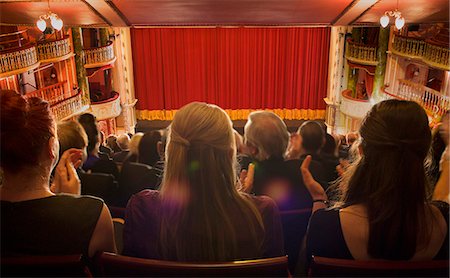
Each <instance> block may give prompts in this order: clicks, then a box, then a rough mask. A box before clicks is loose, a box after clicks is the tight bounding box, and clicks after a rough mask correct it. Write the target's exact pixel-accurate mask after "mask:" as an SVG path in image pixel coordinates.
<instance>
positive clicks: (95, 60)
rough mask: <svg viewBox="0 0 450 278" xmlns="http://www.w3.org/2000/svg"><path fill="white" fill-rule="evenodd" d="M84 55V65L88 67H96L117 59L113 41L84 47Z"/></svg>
mask: <svg viewBox="0 0 450 278" xmlns="http://www.w3.org/2000/svg"><path fill="white" fill-rule="evenodd" d="M83 57H84V66H85V67H86V68H94V67H100V66H104V65H108V64H112V63H114V61H115V60H116V57H115V55H114V48H113V43H112V42H109V43H108V44H107V45H105V46H101V47H95V48H89V49H84V50H83Z"/></svg>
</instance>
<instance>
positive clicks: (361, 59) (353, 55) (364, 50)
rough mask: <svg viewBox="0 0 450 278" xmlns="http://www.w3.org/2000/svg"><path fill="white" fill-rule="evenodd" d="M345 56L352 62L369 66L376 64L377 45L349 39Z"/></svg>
mask: <svg viewBox="0 0 450 278" xmlns="http://www.w3.org/2000/svg"><path fill="white" fill-rule="evenodd" d="M345 58H347V60H349V61H350V62H353V63H356V64H362V65H368V66H376V65H377V64H378V61H377V46H376V45H368V44H361V43H356V42H353V40H351V39H349V40H347V50H346V53H345Z"/></svg>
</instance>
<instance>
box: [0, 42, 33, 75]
mask: <svg viewBox="0 0 450 278" xmlns="http://www.w3.org/2000/svg"><path fill="white" fill-rule="evenodd" d="M39 64H40V63H39V60H38V54H37V51H36V46H34V45H32V44H26V45H23V46H20V47H15V48H10V49H5V50H2V51H0V78H3V77H7V76H12V75H16V74H20V73H23V72H27V71H30V70H33V69H35V68H37V67H38V66H39Z"/></svg>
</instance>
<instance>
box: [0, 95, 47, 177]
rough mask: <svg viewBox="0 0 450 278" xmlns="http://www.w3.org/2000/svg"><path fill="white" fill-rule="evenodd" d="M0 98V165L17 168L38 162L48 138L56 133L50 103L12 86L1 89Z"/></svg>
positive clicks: (10, 168)
mask: <svg viewBox="0 0 450 278" xmlns="http://www.w3.org/2000/svg"><path fill="white" fill-rule="evenodd" d="M0 102H1V107H0V111H1V138H0V140H1V144H0V146H1V149H0V167H1V168H2V169H3V170H6V171H11V172H18V171H20V170H22V169H24V168H26V167H33V166H35V165H37V164H38V162H39V159H40V155H41V153H42V151H43V150H44V149H45V148H46V146H47V143H48V140H49V139H50V138H52V137H53V136H55V129H54V121H53V116H52V114H51V112H50V105H49V104H48V102H46V101H45V100H43V99H40V98H36V97H32V98H29V99H26V98H24V97H23V96H21V95H19V94H18V93H16V92H14V91H10V90H2V91H0Z"/></svg>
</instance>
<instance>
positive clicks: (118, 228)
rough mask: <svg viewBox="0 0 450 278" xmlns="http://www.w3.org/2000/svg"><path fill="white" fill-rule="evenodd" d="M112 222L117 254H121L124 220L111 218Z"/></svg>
mask: <svg viewBox="0 0 450 278" xmlns="http://www.w3.org/2000/svg"><path fill="white" fill-rule="evenodd" d="M112 220H113V224H114V238H115V241H116V247H117V254H122V251H123V228H124V226H125V220H123V219H122V218H113V219H112Z"/></svg>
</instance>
